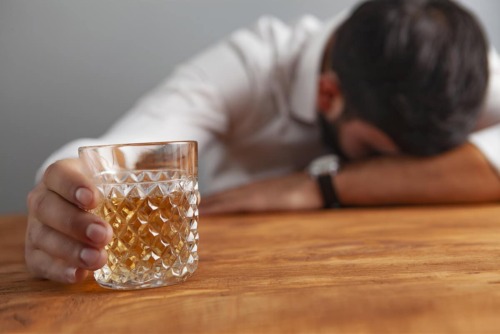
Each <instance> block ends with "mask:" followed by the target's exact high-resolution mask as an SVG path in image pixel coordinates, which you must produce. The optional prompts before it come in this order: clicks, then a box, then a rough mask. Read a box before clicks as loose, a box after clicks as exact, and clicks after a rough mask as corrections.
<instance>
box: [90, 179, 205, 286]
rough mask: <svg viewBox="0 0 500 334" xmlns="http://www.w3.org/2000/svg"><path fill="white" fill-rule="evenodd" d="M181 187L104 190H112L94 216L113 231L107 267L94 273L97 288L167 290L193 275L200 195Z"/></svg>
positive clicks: (149, 185) (177, 184) (155, 185)
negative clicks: (156, 287) (155, 288)
mask: <svg viewBox="0 0 500 334" xmlns="http://www.w3.org/2000/svg"><path fill="white" fill-rule="evenodd" d="M180 184H181V182H180V181H179V180H174V181H168V182H165V181H163V182H156V183H153V182H149V183H142V184H139V185H138V186H135V185H132V186H131V185H118V184H117V185H111V186H109V185H107V186H108V190H110V188H109V187H111V191H106V192H107V193H108V194H107V196H106V197H105V198H104V200H103V201H102V202H101V203H100V204H99V206H98V207H97V208H96V210H95V211H94V213H95V214H97V215H99V216H100V217H102V218H103V219H104V220H106V221H107V222H109V224H110V225H111V226H112V228H113V239H112V241H111V242H110V243H109V244H108V245H107V246H106V250H107V252H108V262H107V264H106V265H105V266H104V267H103V268H102V269H101V270H98V271H96V272H95V277H96V280H97V281H98V283H99V284H101V285H103V286H107V287H111V288H118V289H120V288H123V289H133V288H141V287H152V286H160V285H168V284H174V283H177V282H181V281H184V280H185V279H186V278H187V277H189V276H190V275H191V274H192V273H193V272H194V271H195V270H196V267H197V264H198V253H197V246H198V232H197V224H198V209H197V206H198V202H199V194H198V191H197V187H196V188H193V187H188V188H187V189H186V187H183V186H182V185H180ZM191 184H192V183H191ZM124 187H128V189H126V190H125V191H124V190H123V189H124ZM115 188H118V189H119V191H115ZM125 192H126V193H125Z"/></svg>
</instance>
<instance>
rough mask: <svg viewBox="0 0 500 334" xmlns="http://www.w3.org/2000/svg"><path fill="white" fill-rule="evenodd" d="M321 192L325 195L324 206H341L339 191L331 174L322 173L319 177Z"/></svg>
mask: <svg viewBox="0 0 500 334" xmlns="http://www.w3.org/2000/svg"><path fill="white" fill-rule="evenodd" d="M317 180H318V184H319V188H320V189H321V194H322V195H323V208H325V209H338V208H340V207H341V204H340V201H339V198H338V196H337V192H336V191H335V187H334V185H333V178H332V176H331V175H330V174H321V175H318V177H317Z"/></svg>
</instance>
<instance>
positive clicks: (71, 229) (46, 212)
mask: <svg viewBox="0 0 500 334" xmlns="http://www.w3.org/2000/svg"><path fill="white" fill-rule="evenodd" d="M28 202H29V204H28V206H29V207H30V212H31V213H32V215H33V216H34V217H36V219H37V220H38V221H39V222H41V223H43V224H45V225H47V226H48V227H51V228H53V229H54V230H56V231H58V232H60V233H61V234H62V235H64V236H66V237H69V238H72V239H75V240H78V241H81V242H84V243H88V244H89V245H92V246H94V247H96V248H102V247H104V246H105V245H106V244H107V243H108V242H109V241H111V237H112V235H113V231H112V229H111V226H109V224H107V223H105V222H103V221H102V220H101V219H99V218H98V217H97V216H95V215H93V214H91V213H88V212H86V211H83V210H81V209H80V208H78V207H76V206H75V205H73V204H71V203H70V202H68V201H66V200H65V199H63V198H62V197H61V196H59V195H58V194H56V193H55V192H53V191H49V190H48V189H46V188H45V187H44V186H43V185H39V186H38V187H37V189H35V190H34V191H33V192H32V193H31V194H30V198H29V201H28Z"/></svg>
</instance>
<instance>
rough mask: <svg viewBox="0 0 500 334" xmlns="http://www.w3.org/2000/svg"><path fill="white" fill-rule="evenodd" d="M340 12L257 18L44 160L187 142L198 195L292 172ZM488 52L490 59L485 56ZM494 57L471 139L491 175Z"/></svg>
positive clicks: (498, 154)
mask: <svg viewBox="0 0 500 334" xmlns="http://www.w3.org/2000/svg"><path fill="white" fill-rule="evenodd" d="M345 15H346V13H342V14H341V15H339V16H337V17H336V18H334V19H333V20H331V21H329V22H327V23H322V22H320V21H319V20H318V19H316V18H314V17H312V16H305V17H302V18H301V19H300V20H299V21H298V22H297V23H296V24H294V25H286V24H285V23H283V22H281V21H280V20H278V19H276V18H273V17H262V18H261V19H259V20H258V21H257V23H256V24H255V25H254V26H253V27H252V28H249V29H242V30H238V31H236V32H235V33H233V34H232V35H231V36H229V37H228V38H227V39H225V40H223V41H222V42H220V43H219V44H217V45H215V46H214V47H212V48H210V49H208V50H206V51H205V52H203V53H202V54H200V55H199V56H197V57H195V58H194V59H192V60H190V61H188V62H187V63H186V64H184V65H182V66H180V67H178V68H177V69H176V71H175V72H174V74H173V75H172V76H171V77H169V78H168V79H167V80H166V81H165V82H164V83H163V84H161V85H160V86H159V87H158V88H157V89H155V90H154V91H153V92H152V93H150V94H149V95H147V96H146V97H144V98H143V99H141V100H140V101H139V103H138V104H137V105H136V106H135V107H134V108H133V109H132V110H131V111H129V112H128V113H127V114H126V115H125V116H124V117H123V118H122V119H120V120H119V121H118V122H117V123H115V125H114V126H112V127H111V128H110V129H109V131H108V132H107V133H106V134H104V135H103V136H102V137H101V138H99V139H80V140H76V141H73V142H71V143H69V144H67V145H65V146H64V147H63V148H61V149H60V150H59V151H57V152H55V153H54V154H53V155H52V156H50V157H49V158H48V160H47V161H46V162H45V163H44V165H43V166H42V168H41V169H40V170H39V173H38V177H40V176H41V173H42V172H43V170H44V169H45V168H46V167H47V166H48V165H49V164H50V163H52V162H54V161H55V160H58V159H62V158H68V157H76V156H77V149H78V147H79V146H83V145H96V144H111V143H125V142H146V141H168V140H196V141H198V145H199V180H200V189H201V191H202V192H203V193H204V194H209V193H213V192H217V191H220V190H223V189H227V188H230V187H234V186H238V185H241V184H245V183H248V182H252V181H255V180H258V179H262V178H267V177H273V176H279V175H283V174H286V173H290V172H292V171H297V170H302V169H304V168H305V167H306V166H307V164H308V163H309V162H310V161H311V160H312V159H314V158H315V157H317V156H319V155H321V154H323V153H324V148H323V145H322V143H321V141H320V130H319V126H318V124H317V120H316V118H317V114H316V110H315V99H316V89H317V88H316V84H317V74H318V68H319V63H320V58H321V55H322V52H323V48H324V45H325V43H326V41H327V39H328V37H329V36H330V33H331V32H332V30H333V29H334V28H335V27H336V26H337V25H338V24H339V22H341V20H343V18H344V17H345ZM491 56H492V57H497V58H498V56H496V54H495V55H494V54H493V53H492V55H491ZM499 63H500V62H499V61H498V60H495V62H492V64H494V65H495V66H492V67H491V68H492V75H491V82H490V91H489V95H488V100H487V104H486V105H487V108H486V110H487V113H485V114H484V117H482V121H481V122H480V123H482V126H483V127H486V126H490V127H489V128H487V129H486V130H483V131H479V132H476V133H474V135H473V136H472V138H471V141H472V142H473V143H474V144H475V145H476V146H477V147H478V148H479V149H480V150H481V152H483V154H484V155H485V156H486V158H487V159H488V160H489V161H490V162H491V164H492V165H493V166H494V167H495V168H496V169H497V170H498V171H499V172H500V124H497V125H495V126H494V127H491V125H492V124H493V123H495V121H499V120H500V98H499V95H500V64H499Z"/></svg>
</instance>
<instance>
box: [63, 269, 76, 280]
mask: <svg viewBox="0 0 500 334" xmlns="http://www.w3.org/2000/svg"><path fill="white" fill-rule="evenodd" d="M64 276H65V277H66V280H67V281H68V283H74V282H75V280H76V268H66V270H65V272H64Z"/></svg>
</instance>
